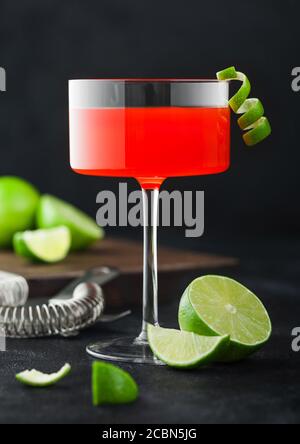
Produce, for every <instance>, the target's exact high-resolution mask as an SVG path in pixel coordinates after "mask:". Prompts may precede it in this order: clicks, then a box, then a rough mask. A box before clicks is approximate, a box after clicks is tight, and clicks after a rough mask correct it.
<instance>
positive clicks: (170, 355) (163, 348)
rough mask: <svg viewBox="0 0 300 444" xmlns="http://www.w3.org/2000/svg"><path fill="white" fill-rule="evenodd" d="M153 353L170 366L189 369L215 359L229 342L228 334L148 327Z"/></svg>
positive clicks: (221, 353)
mask: <svg viewBox="0 0 300 444" xmlns="http://www.w3.org/2000/svg"><path fill="white" fill-rule="evenodd" d="M148 340H149V345H150V347H151V350H152V351H153V353H154V355H155V356H156V357H157V358H159V359H160V360H161V361H163V362H164V363H165V364H167V365H169V366H170V367H175V368H182V369H189V368H196V367H200V366H203V365H206V364H209V363H210V362H214V361H217V360H218V359H219V358H220V357H221V356H222V355H223V354H224V352H225V350H226V349H227V347H228V344H229V337H228V336H222V337H221V336H216V337H212V336H200V335H197V334H195V333H188V332H185V331H179V330H172V329H167V328H161V327H154V326H153V325H149V327H148Z"/></svg>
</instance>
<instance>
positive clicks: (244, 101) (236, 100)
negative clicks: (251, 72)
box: [217, 66, 272, 146]
mask: <svg viewBox="0 0 300 444" xmlns="http://www.w3.org/2000/svg"><path fill="white" fill-rule="evenodd" d="M217 78H218V80H228V81H229V80H238V81H240V82H242V86H241V87H240V89H239V90H238V92H237V93H236V94H235V95H234V96H233V97H232V98H231V99H230V100H229V105H230V107H231V108H232V110H233V111H234V112H235V113H236V114H242V116H241V117H240V118H239V119H238V124H239V126H240V128H241V129H242V130H244V131H246V133H245V134H244V135H243V139H244V142H245V143H246V145H248V146H254V145H256V144H257V143H259V142H262V141H263V140H264V139H266V138H267V137H269V136H270V134H271V132H272V130H271V126H270V122H269V120H268V119H267V117H264V112H265V111H264V107H263V105H262V103H261V101H260V100H259V99H248V97H249V94H250V92H251V84H250V82H249V79H248V77H247V76H246V75H245V74H244V73H242V72H238V71H236V69H235V68H234V67H233V66H232V67H230V68H227V69H224V70H223V71H219V72H218V73H217Z"/></svg>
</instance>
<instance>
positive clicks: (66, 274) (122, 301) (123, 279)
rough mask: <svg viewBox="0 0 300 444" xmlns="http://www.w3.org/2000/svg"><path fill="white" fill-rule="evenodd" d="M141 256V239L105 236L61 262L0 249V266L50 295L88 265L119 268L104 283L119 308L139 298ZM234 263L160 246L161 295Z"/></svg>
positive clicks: (41, 293)
mask: <svg viewBox="0 0 300 444" xmlns="http://www.w3.org/2000/svg"><path fill="white" fill-rule="evenodd" d="M142 257H143V256H142V245H141V244H140V243H137V242H132V241H128V240H124V239H116V238H113V239H111V238H107V239H105V240H104V241H101V242H99V243H98V244H96V245H94V246H93V247H91V248H90V249H89V250H87V251H84V252H80V253H73V254H70V256H69V257H68V258H67V259H66V260H65V261H64V262H62V263H59V264H55V265H41V264H31V263H28V262H26V261H24V260H23V259H22V258H19V257H17V256H15V255H14V254H13V253H12V252H9V251H4V252H1V253H0V270H3V271H8V272H12V273H17V274H20V275H22V276H24V277H25V278H26V279H27V280H28V282H29V285H30V295H31V296H32V297H35V296H39V297H41V296H45V297H50V296H53V295H54V294H55V293H56V292H57V291H59V290H60V289H61V288H63V286H64V285H66V284H67V283H68V282H69V281H70V280H71V279H73V278H76V277H80V276H81V275H82V274H84V272H85V271H86V270H87V269H89V268H94V267H100V266H111V267H114V268H118V269H119V270H120V277H119V278H118V279H117V280H116V281H115V282H111V283H109V284H107V285H106V287H105V294H106V297H107V300H108V305H111V306H112V307H118V308H119V307H123V306H128V305H134V304H135V303H137V302H140V300H141V291H142ZM237 263H238V261H237V259H235V258H230V257H224V256H218V255H212V254H206V253H193V252H189V251H182V250H176V249H173V248H165V247H160V249H159V274H160V276H159V277H160V296H161V297H162V298H166V299H167V296H168V295H169V294H170V293H172V292H176V293H177V292H178V291H179V290H180V288H181V287H182V286H183V285H185V284H184V282H185V281H188V279H191V278H193V277H195V276H197V275H200V274H201V272H202V273H203V272H204V271H205V270H207V271H209V270H216V269H218V268H225V267H231V266H234V265H236V264H237Z"/></svg>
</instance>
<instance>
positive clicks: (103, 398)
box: [92, 361, 139, 406]
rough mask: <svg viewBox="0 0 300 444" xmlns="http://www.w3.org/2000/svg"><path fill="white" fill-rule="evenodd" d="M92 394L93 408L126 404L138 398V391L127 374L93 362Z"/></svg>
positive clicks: (117, 368)
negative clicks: (103, 405)
mask: <svg viewBox="0 0 300 444" xmlns="http://www.w3.org/2000/svg"><path fill="white" fill-rule="evenodd" d="M92 394H93V404H94V406H99V405H102V404H128V403H131V402H134V401H135V400H136V399H137V398H138V394H139V389H138V386H137V384H136V382H135V380H134V379H133V378H132V377H131V376H130V374H129V373H127V372H125V371H124V370H122V369H121V368H119V367H116V366H115V365H112V364H107V363H104V362H96V361H95V362H93V365H92Z"/></svg>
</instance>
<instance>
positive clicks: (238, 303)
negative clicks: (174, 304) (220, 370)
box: [179, 276, 272, 361]
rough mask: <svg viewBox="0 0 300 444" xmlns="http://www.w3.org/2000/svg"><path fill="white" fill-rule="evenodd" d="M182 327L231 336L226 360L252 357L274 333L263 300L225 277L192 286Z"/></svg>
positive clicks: (181, 312) (182, 313) (183, 301)
mask: <svg viewBox="0 0 300 444" xmlns="http://www.w3.org/2000/svg"><path fill="white" fill-rule="evenodd" d="M179 325H180V328H181V329H182V330H184V331H189V332H194V333H197V334H200V335H209V336H216V335H220V336H224V335H229V336H230V346H229V348H228V350H227V351H226V354H225V355H224V357H223V359H222V360H224V361H237V360H240V359H243V358H244V357H246V356H248V355H250V354H252V353H253V352H255V351H256V350H258V349H259V348H261V347H262V346H263V344H265V343H266V342H267V341H268V339H269V338H270V336H271V333H272V326H271V321H270V318H269V316H268V313H267V311H266V309H265V307H264V306H263V304H262V303H261V301H260V300H259V299H258V298H257V297H256V296H255V295H254V294H253V293H252V292H251V291H250V290H248V289H247V288H246V287H244V286H243V285H241V284H239V283H238V282H236V281H234V280H233V279H230V278H226V277H222V276H203V277H201V278H199V279H196V280H195V281H194V282H192V283H191V284H190V285H189V287H188V288H187V289H186V291H185V293H184V295H183V296H182V299H181V302H180V306H179Z"/></svg>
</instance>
